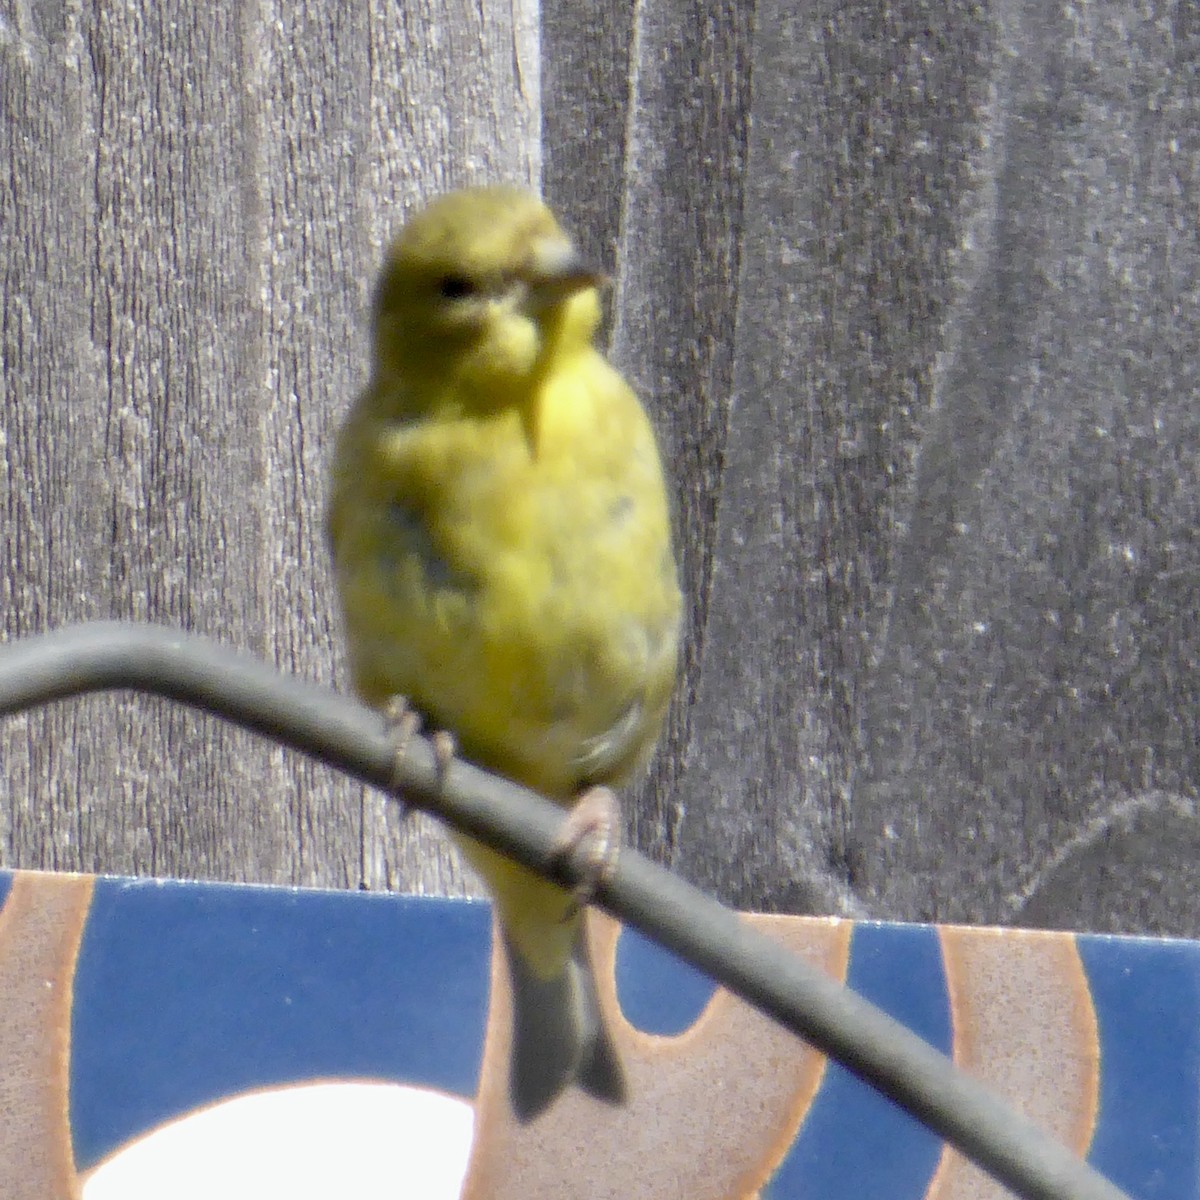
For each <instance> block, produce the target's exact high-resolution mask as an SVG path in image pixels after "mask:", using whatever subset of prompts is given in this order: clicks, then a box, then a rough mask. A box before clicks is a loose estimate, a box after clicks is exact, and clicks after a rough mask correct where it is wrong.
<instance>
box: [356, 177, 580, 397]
mask: <svg viewBox="0 0 1200 1200" xmlns="http://www.w3.org/2000/svg"><path fill="white" fill-rule="evenodd" d="M602 281H603V279H602V276H601V275H600V274H599V273H598V272H597V271H595V270H593V269H592V268H591V267H589V266H588V265H587V264H586V263H585V262H584V261H583V259H582V258H581V257H580V255H579V253H578V251H577V250H576V248H575V246H574V244H573V243H572V241H571V240H570V238H568V237H567V235H566V234H565V233H564V232H563V231H562V229H561V228H560V227H559V225H558V222H557V221H556V220H555V219H554V216H553V215H552V214H551V212H550V210H549V209H548V208H547V207H546V206H545V205H544V204H543V203H542V202H541V201H540V200H539V199H538V198H537V197H536V196H534V195H531V194H530V193H528V192H526V191H523V190H521V189H519V188H514V187H486V188H471V189H467V190H464V191H459V192H451V193H449V194H447V195H445V196H442V197H440V198H439V199H437V200H435V201H434V202H433V203H432V204H430V205H429V207H428V208H426V209H424V210H423V211H422V212H420V213H418V214H417V215H416V216H415V217H413V218H412V219H411V220H410V221H409V222H408V224H407V225H406V226H405V227H404V229H403V230H402V231H401V233H400V236H399V237H398V238H397V239H396V240H395V242H394V243H393V244H392V246H391V249H390V250H389V251H388V254H387V258H386V261H385V263H384V267H383V271H382V273H381V275H380V279H379V284H378V287H377V289H376V292H375V332H374V340H375V366H376V370H377V372H381V373H383V374H384V375H385V376H391V375H394V376H396V377H398V378H401V379H409V380H413V381H421V382H422V383H424V382H427V381H428V382H433V381H439V382H443V383H445V384H447V385H454V386H456V387H459V388H462V387H464V386H465V387H466V388H468V389H470V390H473V391H474V392H476V393H478V394H479V395H480V396H483V397H494V402H495V403H497V404H500V403H504V396H505V395H506V394H509V393H511V392H512V390H513V389H518V390H519V389H521V388H522V387H527V386H528V385H529V384H530V383H531V382H533V381H534V380H536V378H537V377H538V375H539V373H540V371H542V370H543V369H544V368H545V366H546V365H547V362H548V360H549V359H551V358H552V357H553V356H554V355H556V354H559V353H562V352H567V351H569V350H570V349H572V348H573V347H579V346H584V345H587V344H588V343H590V341H591V339H592V336H593V334H594V332H595V329H596V326H597V324H598V322H599V318H600V303H599V298H598V295H597V291H596V289H597V287H598V286H599V284H600V283H601V282H602Z"/></svg>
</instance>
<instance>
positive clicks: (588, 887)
mask: <svg viewBox="0 0 1200 1200" xmlns="http://www.w3.org/2000/svg"><path fill="white" fill-rule="evenodd" d="M623 827H624V826H623V822H622V820H621V805H620V803H619V802H618V801H617V798H616V796H615V795H614V794H613V793H612V792H611V791H610V790H609V789H608V788H606V787H590V788H588V789H587V791H586V792H584V793H583V794H582V795H581V796H580V797H579V799H578V800H576V801H575V806H574V807H573V808H572V809H571V811H570V812H569V813H568V814H567V820H566V823H565V824H564V825H563V828H562V832H561V833H560V834H559V835H558V837H557V838H555V840H554V855H555V857H556V858H565V859H568V860H570V861H571V862H573V863H574V864H575V865H576V866H577V867H578V868H579V871H580V878H579V882H578V883H576V885H575V888H574V891H573V892H572V894H571V898H572V900H573V901H574V907H573V909H572V911H571V912H570V913H568V914H567V915H568V918H569V917H571V916H574V914H575V912H577V911H578V910H579V909H580V908H582V907H583V906H584V905H585V904H587V903H588V902H589V901H590V900H591V899H592V897H593V896H595V894H596V890H597V889H598V888H599V887H600V885H601V884H603V883H607V882H608V880H609V879H610V878H611V877H612V873H613V872H614V871H615V870H616V868H617V858H618V856H619V855H620V853H621V834H622V830H623Z"/></svg>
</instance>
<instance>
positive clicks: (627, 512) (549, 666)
mask: <svg viewBox="0 0 1200 1200" xmlns="http://www.w3.org/2000/svg"><path fill="white" fill-rule="evenodd" d="M392 386H393V387H395V386H399V385H395V384H393V385H392ZM386 387H387V385H385V384H383V383H380V382H379V381H376V382H375V383H373V384H372V385H371V386H369V387H368V388H367V390H366V391H365V392H364V393H363V395H362V396H361V397H360V398H359V401H358V403H357V404H356V406H355V409H354V411H353V412H352V414H351V416H350V418H349V420H348V421H347V423H346V425H345V426H344V427H343V430H342V433H341V435H340V437H339V442H338V447H337V453H336V457H335V466H334V480H333V483H334V489H333V497H332V503H331V508H330V521H329V524H330V534H331V537H332V540H333V545H334V555H335V561H336V567H337V572H338V578H339V585H340V591H341V595H342V606H343V610H344V616H345V620H346V623H347V626H348V632H349V634H350V637H349V644H350V646H351V647H352V651H351V652H352V663H351V666H352V670H353V673H354V678H355V684H356V686H357V688H358V690H359V691H360V692H361V693H362V694H363V696H364V697H365V698H366V699H367V700H368V701H371V702H374V703H382V702H383V701H384V700H386V699H387V698H388V697H390V696H392V695H397V694H399V695H404V696H407V697H408V698H409V699H410V700H411V701H412V702H413V703H414V704H415V705H416V706H417V707H419V708H421V709H422V710H423V711H425V712H426V713H427V714H428V716H429V717H430V719H431V720H432V721H433V722H436V723H437V724H438V725H439V726H441V727H444V728H447V729H449V730H451V731H452V732H453V733H454V734H455V735H456V736H457V738H458V740H459V743H460V745H461V746H462V749H463V751H464V753H465V754H466V755H467V756H468V757H472V758H475V759H476V760H477V761H479V762H480V763H482V764H483V765H486V766H490V767H492V768H494V769H496V770H499V771H501V772H502V773H505V774H508V775H510V776H512V777H513V778H516V779H519V780H520V781H522V782H524V783H527V784H528V785H530V786H532V787H535V788H538V789H540V790H542V791H544V792H548V793H550V794H552V795H556V796H559V797H562V798H564V799H565V798H566V797H568V796H570V795H571V794H572V793H573V792H574V791H575V790H577V789H578V788H579V787H580V786H583V785H584V784H587V783H591V782H605V781H610V780H619V779H620V778H622V777H623V776H624V775H626V774H627V773H628V772H629V771H630V770H631V769H632V768H633V767H634V766H635V765H636V764H637V763H638V762H640V761H641V760H642V759H643V758H644V757H645V756H646V755H647V754H648V753H649V751H650V748H651V747H652V746H653V744H654V741H655V739H656V737H657V735H658V732H659V728H660V726H661V723H662V719H663V716H664V713H665V711H666V706H667V702H668V699H669V696H670V691H671V685H672V682H673V680H674V674H675V664H676V652H677V638H678V624H679V613H680V594H679V589H678V585H677V582H676V574H675V564H674V560H673V555H672V549H671V541H670V526H669V514H668V505H667V498H666V491H665V487H664V482H663V475H662V469H661V465H660V461H659V456H658V452H657V449H656V446H655V442H654V437H653V433H652V431H651V428H650V425H649V422H648V420H647V418H646V415H645V413H644V411H643V410H642V408H641V406H640V404H639V403H638V401H637V399H636V398H635V397H634V395H633V394H632V392H631V391H630V390H629V389H628V387H627V386H626V385H625V384H624V382H623V381H622V380H621V379H620V377H619V376H618V375H617V374H616V372H614V371H613V370H612V368H610V367H609V366H608V364H607V363H606V362H605V361H604V359H603V358H602V357H601V356H600V355H599V354H598V353H597V352H596V351H594V350H593V349H592V348H591V347H581V348H579V350H578V351H577V352H575V353H572V354H571V355H570V356H569V357H568V358H567V360H566V361H563V362H559V363H556V364H555V369H554V370H553V371H552V372H550V373H547V374H546V375H545V376H544V377H543V378H542V380H541V381H540V382H539V384H538V386H537V387H536V388H535V389H533V390H532V392H531V393H530V396H529V398H528V402H527V403H526V404H523V405H510V406H507V407H502V408H499V409H497V410H495V411H466V412H464V411H462V410H461V409H455V408H453V407H448V408H446V409H443V410H441V411H438V410H435V411H432V412H428V413H426V414H425V415H423V416H417V417H414V416H412V415H394V414H397V413H401V414H403V413H404V412H405V408H406V406H405V405H404V404H403V403H397V402H396V397H394V396H388V395H386V394H384V393H385V390H386Z"/></svg>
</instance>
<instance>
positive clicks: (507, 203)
mask: <svg viewBox="0 0 1200 1200" xmlns="http://www.w3.org/2000/svg"><path fill="white" fill-rule="evenodd" d="M601 282H602V280H601V277H600V276H599V275H597V274H596V272H594V271H593V270H591V269H589V268H588V266H587V265H586V264H585V263H584V262H583V260H582V259H581V258H580V256H579V254H578V252H577V250H576V248H575V246H574V245H573V244H572V242H571V241H570V239H569V238H568V237H567V236H566V235H565V234H564V233H563V231H562V229H561V228H560V227H559V225H558V223H557V222H556V221H555V219H554V217H553V215H552V214H551V213H550V211H549V209H547V208H546V206H545V205H544V204H543V203H542V202H541V201H540V200H539V199H537V197H535V196H533V195H530V194H529V193H527V192H525V191H522V190H519V189H516V188H510V187H491V188H476V189H470V190H466V191H460V192H452V193H450V194H448V195H445V196H443V197H441V198H440V199H438V200H436V201H435V202H434V203H433V204H431V205H430V206H429V207H428V208H427V209H425V210H424V211H423V212H421V213H419V214H418V215H417V216H416V217H414V218H413V219H412V220H411V221H410V222H409V223H408V225H407V226H406V227H405V228H404V229H403V231H402V232H401V234H400V236H399V238H398V239H397V240H396V241H395V243H394V244H393V245H392V247H391V249H390V250H389V252H388V254H387V257H386V261H385V263H384V266H383V270H382V273H381V275H380V278H379V282H378V285H377V288H376V291H375V301H374V329H373V356H372V364H371V377H370V380H369V382H368V383H367V386H366V388H365V390H364V391H363V392H362V394H361V395H360V396H359V397H358V400H357V402H356V403H355V405H354V406H353V408H352V410H351V412H350V415H349V417H348V418H347V420H346V422H345V424H344V425H343V427H342V429H341V431H340V433H339V436H338V440H337V447H336V451H335V456H334V464H333V478H332V496H331V500H330V505H329V511H328V530H329V537H330V541H331V543H332V547H333V556H334V562H335V568H336V575H337V582H338V589H339V592H340V596H341V607H342V612H343V617H344V622H345V627H346V633H347V640H348V646H349V652H350V666H351V671H352V674H353V679H354V684H355V687H356V689H357V690H358V692H359V693H360V695H361V696H362V697H363V698H364V699H365V700H366V701H367V702H368V703H370V704H373V705H376V706H378V707H380V708H387V707H388V706H389V705H390V704H393V703H395V702H396V701H397V700H398V699H399V698H403V700H404V701H405V702H407V703H408V704H410V705H411V706H412V707H413V708H414V709H415V710H417V711H419V712H420V713H422V714H423V716H424V717H425V719H426V721H427V722H428V724H429V725H430V726H431V727H433V728H436V729H439V730H446V731H448V732H449V733H451V734H452V735H453V737H454V739H455V741H456V743H457V745H458V748H459V749H460V750H461V751H462V753H463V754H464V755H465V756H466V757H467V758H469V759H471V760H473V761H474V762H476V763H478V764H480V765H482V766H484V767H487V768H490V769H492V770H494V771H497V772H499V773H500V774H502V775H505V776H508V777H509V778H511V779H514V780H516V781H518V782H520V783H523V784H525V785H526V786H528V787H531V788H534V789H536V790H538V791H540V792H542V793H544V794H545V795H547V796H549V797H551V798H552V799H554V800H557V801H558V802H560V803H562V804H563V805H572V804H574V803H575V802H576V801H577V800H579V799H580V798H581V797H585V798H586V801H585V802H584V803H583V805H582V807H583V808H584V809H586V810H587V816H586V818H585V823H587V824H595V821H596V813H597V812H604V811H607V812H608V813H609V814H610V815H609V817H608V818H607V819H608V821H609V822H615V821H616V820H617V814H616V812H615V801H613V800H612V796H611V793H608V792H607V791H606V790H605V791H602V790H600V789H601V788H602V785H606V784H610V783H618V782H620V781H621V780H623V779H626V778H627V777H628V776H629V775H630V774H631V773H632V772H633V771H634V770H635V769H636V768H637V767H639V766H640V765H642V764H643V763H644V762H645V761H646V759H647V758H648V757H649V755H650V752H651V751H652V749H653V747H654V743H655V741H656V740H657V738H658V734H659V730H660V728H661V726H662V722H663V718H664V716H665V714H666V710H667V705H668V702H669V699H670V695H671V691H672V688H673V685H674V680H675V671H676V658H677V652H678V640H679V621H680V607H681V599H680V592H679V586H678V582H677V577H676V569H675V559H674V554H673V551H672V547H671V532H670V518H669V508H668V502H667V494H666V487H665V484H664V480H663V471H662V465H661V462H660V458H659V454H658V449H657V447H656V445H655V439H654V434H653V431H652V429H651V426H650V422H649V420H648V419H647V416H646V413H645V411H644V410H643V408H642V406H641V405H640V404H639V403H638V400H637V397H636V396H635V395H634V394H633V392H632V391H631V390H630V389H629V387H628V385H627V384H626V383H625V382H624V380H623V379H622V378H621V377H620V375H618V374H617V372H616V371H615V370H614V369H613V368H612V367H611V366H610V365H609V364H608V362H607V361H606V360H605V359H604V357H603V356H602V355H601V354H600V353H599V351H598V350H597V349H596V348H595V347H594V345H593V344H592V343H593V338H594V336H595V332H596V327H597V324H598V322H599V319H600V299H599V294H598V290H597V289H598V285H599V284H600V283H601ZM597 802H600V803H597ZM605 802H607V807H606V803H605ZM462 843H463V846H464V849H465V851H466V853H467V855H468V857H469V859H470V861H471V862H472V863H473V864H474V866H475V867H476V869H477V870H478V871H479V872H480V874H481V875H482V876H483V877H484V879H485V881H486V882H487V884H488V886H489V889H490V890H491V892H492V895H493V896H494V898H495V901H496V906H497V914H498V917H499V921H500V924H501V927H502V930H503V935H504V940H505V943H506V946H507V949H508V952H509V962H510V966H511V973H512V978H513V993H514V994H513V1001H514V1022H513V1061H512V1066H511V1101H512V1106H513V1111H514V1112H515V1113H516V1114H517V1116H518V1117H519V1118H521V1119H523V1120H527V1119H530V1118H532V1117H533V1116H536V1115H537V1114H538V1113H539V1112H541V1111H542V1110H543V1109H545V1108H546V1107H547V1106H548V1105H549V1104H550V1103H551V1102H552V1101H553V1100H554V1098H555V1097H556V1096H557V1095H558V1094H559V1093H560V1092H561V1091H562V1089H563V1088H564V1087H566V1086H567V1085H568V1084H570V1083H572V1082H575V1083H578V1084H579V1085H580V1086H581V1087H584V1088H585V1089H587V1090H588V1091H590V1092H592V1093H593V1094H596V1095H599V1096H601V1097H603V1098H605V1099H607V1100H610V1101H612V1102H620V1101H621V1099H622V1098H623V1096H624V1078H623V1074H622V1072H621V1068H620V1064H619V1062H618V1061H617V1058H616V1055H615V1053H614V1050H613V1047H612V1044H611V1042H610V1040H609V1038H608V1035H607V1033H606V1031H605V1030H604V1028H603V1026H602V1023H601V1021H600V1017H599V1013H598V1009H597V1006H596V998H595V991H594V986H593V983H592V979H591V972H590V966H589V963H588V961H587V955H586V950H585V948H584V945H583V939H582V937H581V923H580V916H579V913H578V911H577V905H576V903H575V900H574V898H573V897H572V896H571V895H570V894H569V893H567V892H565V891H563V890H562V889H561V888H558V887H556V886H554V885H553V884H550V883H547V882H545V881H544V880H542V879H540V878H539V877H537V876H535V875H534V874H532V873H531V872H529V871H526V870H525V869H524V868H522V867H520V866H518V865H516V864H515V863H513V862H512V861H510V860H508V859H506V858H504V857H502V856H500V855H499V854H497V853H495V852H494V851H491V850H489V849H487V848H486V847H484V846H482V845H480V844H478V843H476V842H472V841H470V840H468V839H462Z"/></svg>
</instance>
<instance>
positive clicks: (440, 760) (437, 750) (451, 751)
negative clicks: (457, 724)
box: [433, 729, 458, 787]
mask: <svg viewBox="0 0 1200 1200" xmlns="http://www.w3.org/2000/svg"><path fill="white" fill-rule="evenodd" d="M457 753H458V742H457V741H455V738H454V734H452V733H451V732H450V731H449V730H448V729H439V730H437V732H436V733H434V735H433V761H434V764H435V766H436V767H437V777H438V786H439V787H445V786H446V774H447V772H449V770H450V764H451V763H452V762H453V761H454V756H455V755H456V754H457Z"/></svg>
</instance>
